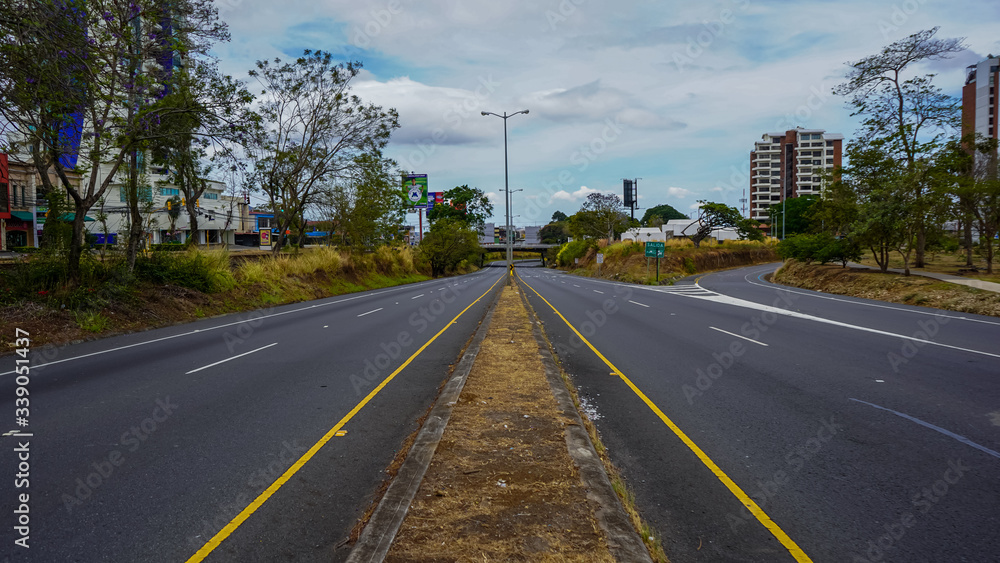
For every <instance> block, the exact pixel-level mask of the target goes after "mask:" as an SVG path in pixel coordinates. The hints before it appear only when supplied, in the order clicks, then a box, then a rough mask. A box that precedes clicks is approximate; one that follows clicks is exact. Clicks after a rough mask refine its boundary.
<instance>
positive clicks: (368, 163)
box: [299, 154, 405, 250]
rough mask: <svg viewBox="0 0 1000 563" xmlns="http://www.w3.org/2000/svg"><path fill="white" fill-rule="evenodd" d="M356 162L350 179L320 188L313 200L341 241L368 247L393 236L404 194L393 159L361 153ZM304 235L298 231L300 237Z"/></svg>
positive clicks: (400, 212) (401, 216)
mask: <svg viewBox="0 0 1000 563" xmlns="http://www.w3.org/2000/svg"><path fill="white" fill-rule="evenodd" d="M356 165H357V166H356V167H355V168H354V173H353V174H352V176H351V177H350V178H348V179H346V180H345V181H342V182H340V183H337V184H335V185H333V186H329V187H323V188H322V189H320V191H319V194H318V197H317V203H318V207H319V209H320V213H321V214H323V216H324V217H328V218H330V219H331V226H335V228H336V230H337V231H338V233H339V234H340V237H341V238H340V240H341V244H344V245H348V246H353V247H357V248H363V249H368V250H371V249H373V248H375V247H376V246H378V245H380V244H385V243H386V242H387V241H388V240H390V239H392V238H393V237H394V236H395V235H396V233H397V230H398V228H399V225H400V224H401V223H402V222H403V214H404V198H405V193H404V192H403V190H402V188H400V187H399V184H398V183H397V182H396V179H397V178H398V177H399V176H398V174H396V172H395V167H396V162H395V161H393V160H391V159H388V158H384V157H382V156H381V155H376V154H365V155H361V156H359V157H358V158H357V159H356ZM304 236H305V233H304V232H300V233H299V239H300V240H301V239H303V238H304Z"/></svg>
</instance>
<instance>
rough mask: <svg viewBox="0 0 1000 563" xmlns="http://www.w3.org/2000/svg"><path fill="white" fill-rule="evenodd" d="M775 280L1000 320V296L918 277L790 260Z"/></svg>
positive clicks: (821, 289) (807, 287)
mask: <svg viewBox="0 0 1000 563" xmlns="http://www.w3.org/2000/svg"><path fill="white" fill-rule="evenodd" d="M773 281H775V282H777V283H782V284H785V285H790V286H794V287H801V288H803V289H812V290H816V291H823V292H825V293H834V294H837V295H850V296H852V297H864V298H867V299H878V300H880V301H889V302H892V303H903V304H906V305H920V306H923V307H934V308H937V309H945V310H948V311H958V312H962V313H975V314H978V315H990V316H994V317H1000V293H994V292H992V291H984V290H981V289H976V288H972V287H966V286H962V285H958V284H954V283H948V282H943V281H939V280H935V279H931V278H925V277H921V276H916V275H911V276H904V275H902V274H893V273H886V274H883V273H881V272H873V271H871V270H865V269H861V268H842V267H840V266H829V265H827V266H821V265H816V264H812V265H808V264H803V263H801V262H796V261H794V260H790V261H789V262H788V263H786V264H785V266H783V267H782V268H781V270H779V271H778V273H777V274H776V275H774V276H773Z"/></svg>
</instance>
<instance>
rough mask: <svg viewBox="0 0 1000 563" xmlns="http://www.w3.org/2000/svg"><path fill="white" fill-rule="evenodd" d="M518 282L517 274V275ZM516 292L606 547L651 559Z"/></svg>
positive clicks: (625, 558)
mask: <svg viewBox="0 0 1000 563" xmlns="http://www.w3.org/2000/svg"><path fill="white" fill-rule="evenodd" d="M518 282H520V278H518ZM517 288H518V293H520V294H521V301H522V302H523V303H524V306H525V308H526V309H527V310H528V313H529V315H528V316H529V318H531V319H532V332H533V333H534V335H535V341H536V342H538V354H539V356H541V360H542V365H544V366H545V377H546V378H547V379H548V380H549V387H550V388H551V389H552V394H553V395H554V396H555V398H556V402H557V403H558V404H559V409H560V410H561V411H562V414H563V416H565V417H566V418H568V419H570V420H572V421H573V422H575V423H576V424H575V425H572V426H567V427H566V447H567V448H568V449H569V456H570V457H571V458H572V459H573V462H574V463H576V465H577V467H578V468H579V469H580V479H581V480H582V481H583V484H584V485H585V486H586V487H587V500H588V501H589V502H590V504H591V506H592V507H593V508H594V515H595V516H596V517H597V523H598V525H599V526H600V527H601V530H602V531H603V532H604V534H605V536H606V537H607V540H608V549H609V550H610V551H611V555H612V556H613V557H614V558H615V560H617V561H621V562H625V563H646V562H648V563H653V560H652V558H651V557H650V556H649V550H647V549H646V544H644V543H643V542H642V538H640V537H639V534H638V533H637V532H636V530H635V527H633V526H632V521H631V520H630V519H629V517H628V515H627V514H625V509H624V508H622V504H621V500H620V499H619V498H618V494H617V493H615V490H614V489H613V488H612V487H611V480H610V479H609V478H608V474H607V472H606V471H605V470H604V463H603V462H602V461H601V458H600V456H598V455H597V450H596V449H594V444H593V443H592V442H591V441H590V435H589V434H587V430H586V428H584V426H583V420H581V418H580V413H579V411H577V410H576V405H574V404H573V398H572V397H571V396H570V394H569V390H568V389H567V388H566V383H565V382H564V381H563V379H562V376H561V372H560V369H559V366H558V365H557V364H556V361H555V358H554V357H553V356H552V350H551V349H549V343H548V341H547V340H546V339H545V336H543V335H542V328H541V327H542V323H541V320H540V319H539V318H538V315H537V314H536V313H535V310H534V308H532V306H531V304H530V303H529V302H528V296H527V293H526V292H525V291H524V286H523V285H521V284H520V283H518V285H517Z"/></svg>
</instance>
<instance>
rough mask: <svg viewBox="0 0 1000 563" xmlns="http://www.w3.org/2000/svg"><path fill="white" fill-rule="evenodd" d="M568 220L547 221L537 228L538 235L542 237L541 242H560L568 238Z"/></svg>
mask: <svg viewBox="0 0 1000 563" xmlns="http://www.w3.org/2000/svg"><path fill="white" fill-rule="evenodd" d="M567 223H568V221H557V222H555V223H549V224H548V225H545V226H544V227H542V228H541V229H539V230H538V236H539V238H541V239H542V244H562V243H564V242H566V241H567V240H569V228H568V227H567Z"/></svg>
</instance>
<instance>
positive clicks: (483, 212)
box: [427, 184, 493, 231]
mask: <svg viewBox="0 0 1000 563" xmlns="http://www.w3.org/2000/svg"><path fill="white" fill-rule="evenodd" d="M443 197H444V203H443V204H442V205H435V206H434V207H432V208H431V209H430V210H428V211H427V220H428V221H430V222H431V223H433V222H434V221H437V220H439V219H452V220H455V221H459V222H461V223H463V224H465V225H466V226H468V227H469V228H471V229H474V230H476V231H480V230H482V228H483V225H484V224H485V223H486V218H487V217H489V216H491V215H493V204H492V203H490V199H489V198H488V197H486V194H484V193H483V191H482V190H480V189H479V188H470V187H469V186H468V185H467V184H466V185H462V186H456V187H454V188H452V189H450V190H448V191H446V192H444V195H443Z"/></svg>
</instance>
